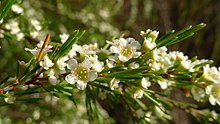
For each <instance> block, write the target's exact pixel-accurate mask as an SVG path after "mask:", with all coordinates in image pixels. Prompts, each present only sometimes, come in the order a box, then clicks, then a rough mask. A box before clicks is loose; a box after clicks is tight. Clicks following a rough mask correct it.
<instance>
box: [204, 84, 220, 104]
mask: <svg viewBox="0 0 220 124" xmlns="http://www.w3.org/2000/svg"><path fill="white" fill-rule="evenodd" d="M205 90H206V94H208V95H209V102H210V103H211V105H216V103H217V104H218V105H220V84H219V83H218V84H213V85H209V86H207V87H206V89H205Z"/></svg>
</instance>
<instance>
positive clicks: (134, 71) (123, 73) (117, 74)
mask: <svg viewBox="0 0 220 124" xmlns="http://www.w3.org/2000/svg"><path fill="white" fill-rule="evenodd" d="M146 69H147V67H140V68H137V69H129V70H125V71H119V72H113V73H111V74H109V75H107V77H112V78H114V77H122V76H135V75H136V74H138V73H140V72H143V71H145V70H146Z"/></svg>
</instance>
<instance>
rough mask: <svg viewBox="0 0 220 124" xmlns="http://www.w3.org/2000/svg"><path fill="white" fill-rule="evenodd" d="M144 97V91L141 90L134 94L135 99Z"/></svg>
mask: <svg viewBox="0 0 220 124" xmlns="http://www.w3.org/2000/svg"><path fill="white" fill-rule="evenodd" d="M143 95H144V91H143V90H141V89H139V90H136V91H135V93H134V94H133V97H134V98H135V99H140V98H142V97H143Z"/></svg>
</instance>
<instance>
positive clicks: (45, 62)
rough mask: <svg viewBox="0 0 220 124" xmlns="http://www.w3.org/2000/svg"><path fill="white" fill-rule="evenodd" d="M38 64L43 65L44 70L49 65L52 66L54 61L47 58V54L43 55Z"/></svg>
mask: <svg viewBox="0 0 220 124" xmlns="http://www.w3.org/2000/svg"><path fill="white" fill-rule="evenodd" d="M39 64H40V66H41V67H43V68H44V69H45V70H48V69H49V68H50V67H53V65H54V63H53V62H52V61H51V60H50V59H49V57H48V56H47V55H45V56H44V57H43V60H42V61H40V63H39Z"/></svg>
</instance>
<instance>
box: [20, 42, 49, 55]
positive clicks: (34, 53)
mask: <svg viewBox="0 0 220 124" xmlns="http://www.w3.org/2000/svg"><path fill="white" fill-rule="evenodd" d="M43 43H44V42H43V41H40V42H39V43H38V44H37V47H35V48H34V49H29V48H24V49H25V50H26V51H29V52H30V53H31V54H33V55H34V56H38V54H39V52H40V49H41V47H42V46H43ZM52 47H53V46H51V45H47V46H46V48H45V49H44V53H43V55H45V54H46V53H47V52H52V50H51V48H52Z"/></svg>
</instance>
